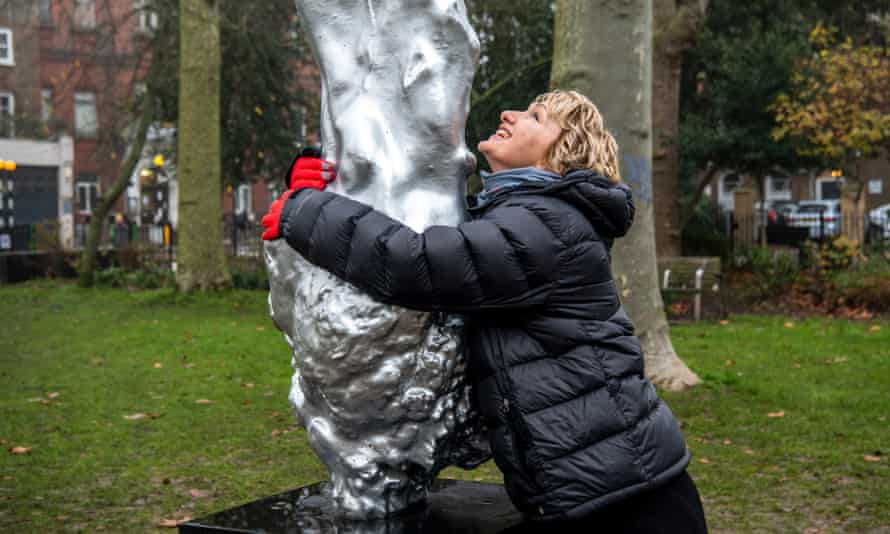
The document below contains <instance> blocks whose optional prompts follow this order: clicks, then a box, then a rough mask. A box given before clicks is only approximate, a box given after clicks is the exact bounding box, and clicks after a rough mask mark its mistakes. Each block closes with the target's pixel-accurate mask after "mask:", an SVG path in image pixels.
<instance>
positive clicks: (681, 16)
mask: <svg viewBox="0 0 890 534" xmlns="http://www.w3.org/2000/svg"><path fill="white" fill-rule="evenodd" d="M706 7H707V2H706V1H701V0H694V1H690V0H685V1H684V0H654V2H653V19H654V25H655V28H654V30H655V36H654V39H655V50H654V58H653V62H652V69H653V73H652V89H653V91H652V131H653V134H654V137H653V144H654V152H653V155H652V186H653V188H652V189H653V193H654V194H653V197H654V199H653V200H654V205H655V206H654V209H655V246H656V253H657V254H658V256H659V257H661V256H680V255H681V254H682V231H683V228H682V226H681V225H680V216H681V211H680V150H679V148H680V147H679V135H680V76H681V74H682V72H683V53H684V52H685V51H686V50H687V49H688V48H689V47H690V46H692V45H693V43H694V40H695V37H696V35H697V34H698V30H699V28H700V26H701V21H702V19H703V18H704V11H705V9H706ZM693 208H694V206H693Z"/></svg>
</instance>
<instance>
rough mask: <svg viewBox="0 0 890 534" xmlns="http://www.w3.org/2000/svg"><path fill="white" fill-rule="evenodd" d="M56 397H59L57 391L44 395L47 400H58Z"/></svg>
mask: <svg viewBox="0 0 890 534" xmlns="http://www.w3.org/2000/svg"><path fill="white" fill-rule="evenodd" d="M58 397H59V392H58V391H53V392H51V393H47V394H46V398H47V399H55V398H58Z"/></svg>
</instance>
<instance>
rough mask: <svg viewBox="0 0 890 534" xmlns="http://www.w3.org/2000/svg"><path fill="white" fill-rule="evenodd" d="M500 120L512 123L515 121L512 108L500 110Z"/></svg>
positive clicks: (514, 113)
mask: <svg viewBox="0 0 890 534" xmlns="http://www.w3.org/2000/svg"><path fill="white" fill-rule="evenodd" d="M501 121H503V122H509V123H514V122H516V112H515V111H513V110H509V109H508V110H506V111H502V112H501Z"/></svg>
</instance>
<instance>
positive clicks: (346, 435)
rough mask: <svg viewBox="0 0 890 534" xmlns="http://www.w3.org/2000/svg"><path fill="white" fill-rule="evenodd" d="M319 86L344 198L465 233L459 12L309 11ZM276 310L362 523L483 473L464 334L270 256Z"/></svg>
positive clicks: (396, 4) (324, 3)
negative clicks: (443, 478) (447, 481)
mask: <svg viewBox="0 0 890 534" xmlns="http://www.w3.org/2000/svg"><path fill="white" fill-rule="evenodd" d="M297 7H298V10H299V12H300V16H301V19H302V23H303V27H304V29H305V30H306V31H307V32H308V33H309V36H310V38H311V39H310V40H311V42H312V44H313V47H314V50H315V52H316V55H317V58H318V61H319V64H320V66H321V72H322V87H323V91H322V135H323V139H324V151H325V157H326V158H327V159H331V160H334V161H336V162H337V163H338V166H339V170H338V179H337V182H336V183H335V184H334V185H333V186H332V188H333V190H334V191H336V192H339V193H342V194H345V195H347V196H350V197H352V198H355V199H358V200H361V201H362V202H365V203H367V204H370V205H372V206H374V207H375V208H377V209H379V210H381V211H383V212H385V213H387V214H388V215H390V216H392V217H394V218H396V219H399V220H401V221H402V222H404V223H406V224H408V225H409V226H410V227H411V228H413V229H415V230H418V231H421V230H423V229H425V228H427V227H429V226H431V225H434V224H448V225H454V224H457V223H458V222H460V218H461V216H462V213H463V211H464V210H463V184H464V178H465V176H466V175H467V174H468V173H469V172H471V171H472V169H473V168H474V166H475V161H474V160H473V158H472V155H471V153H470V152H469V151H468V150H467V148H466V146H465V139H464V127H465V121H466V115H467V112H468V109H469V95H470V89H471V86H472V80H473V74H474V72H475V68H476V64H477V61H478V56H479V42H478V39H477V37H476V34H475V32H474V31H473V29H472V28H471V27H470V25H469V22H468V20H467V17H466V10H465V7H464V4H463V0H362V1H359V0H297ZM265 261H266V264H267V267H268V271H269V278H270V283H271V291H270V293H269V308H270V313H271V315H272V319H273V321H274V322H275V324H276V326H277V327H278V328H279V329H280V330H281V331H282V332H283V333H284V335H285V339H286V340H287V342H288V344H289V346H290V347H291V349H292V353H293V359H292V364H293V368H294V376H293V380H292V387H291V392H290V401H291V403H292V405H293V406H294V409H295V411H296V413H297V415H298V416H299V417H300V418H301V420H302V421H303V424H304V425H305V427H306V430H307V434H308V438H309V443H310V445H311V446H312V448H313V450H314V451H315V452H316V453H317V454H318V455H319V457H320V458H321V460H322V461H323V462H324V464H325V466H326V467H327V468H328V470H329V471H330V473H331V484H330V491H331V498H332V499H333V501H334V503H335V505H336V506H337V507H338V509H339V510H340V511H341V512H342V513H343V514H344V515H347V516H351V517H385V516H387V515H390V514H393V513H396V512H399V511H401V510H403V509H405V508H406V507H407V506H409V505H411V504H413V503H415V502H418V501H420V500H423V499H424V498H425V496H426V493H427V490H428V488H429V485H430V483H431V481H432V479H433V478H434V477H435V475H436V474H437V473H438V471H439V470H441V469H442V468H444V467H446V466H448V465H460V466H463V467H473V466H475V465H477V464H478V463H480V462H482V461H484V460H485V459H487V457H488V455H489V451H488V444H487V440H486V439H485V437H484V435H483V429H482V425H481V422H480V420H479V417H478V415H477V414H476V413H475V412H474V410H473V408H472V406H471V403H470V396H469V390H468V385H467V382H466V381H465V361H464V358H463V356H462V354H461V353H460V350H459V348H460V347H459V343H458V342H459V339H460V327H461V326H460V320H459V319H458V318H456V317H450V318H436V317H434V316H432V315H430V314H426V313H420V312H415V311H410V310H406V309H403V308H398V307H394V306H386V305H383V304H380V303H378V302H376V301H374V300H373V299H371V298H370V297H368V296H367V295H366V294H364V293H363V292H361V291H359V290H357V289H356V288H354V287H352V286H350V285H349V284H347V283H345V282H342V281H340V280H339V279H337V278H335V277H334V276H332V275H330V274H329V273H327V272H326V271H324V270H321V269H318V268H316V267H314V266H312V265H311V264H309V263H308V262H306V261H305V260H303V259H302V257H300V256H299V255H298V254H297V253H296V252H295V251H293V250H292V249H291V248H290V247H289V246H288V245H287V244H286V243H285V242H284V241H283V240H278V241H274V242H268V243H267V244H266V246H265Z"/></svg>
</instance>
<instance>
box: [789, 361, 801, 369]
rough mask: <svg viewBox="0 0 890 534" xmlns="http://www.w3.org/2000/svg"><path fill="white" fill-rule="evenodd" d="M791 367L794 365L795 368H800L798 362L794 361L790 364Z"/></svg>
mask: <svg viewBox="0 0 890 534" xmlns="http://www.w3.org/2000/svg"><path fill="white" fill-rule="evenodd" d="M791 367H794V368H795V369H800V367H801V366H800V364H799V363H797V362H794V363H793V364H791Z"/></svg>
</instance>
